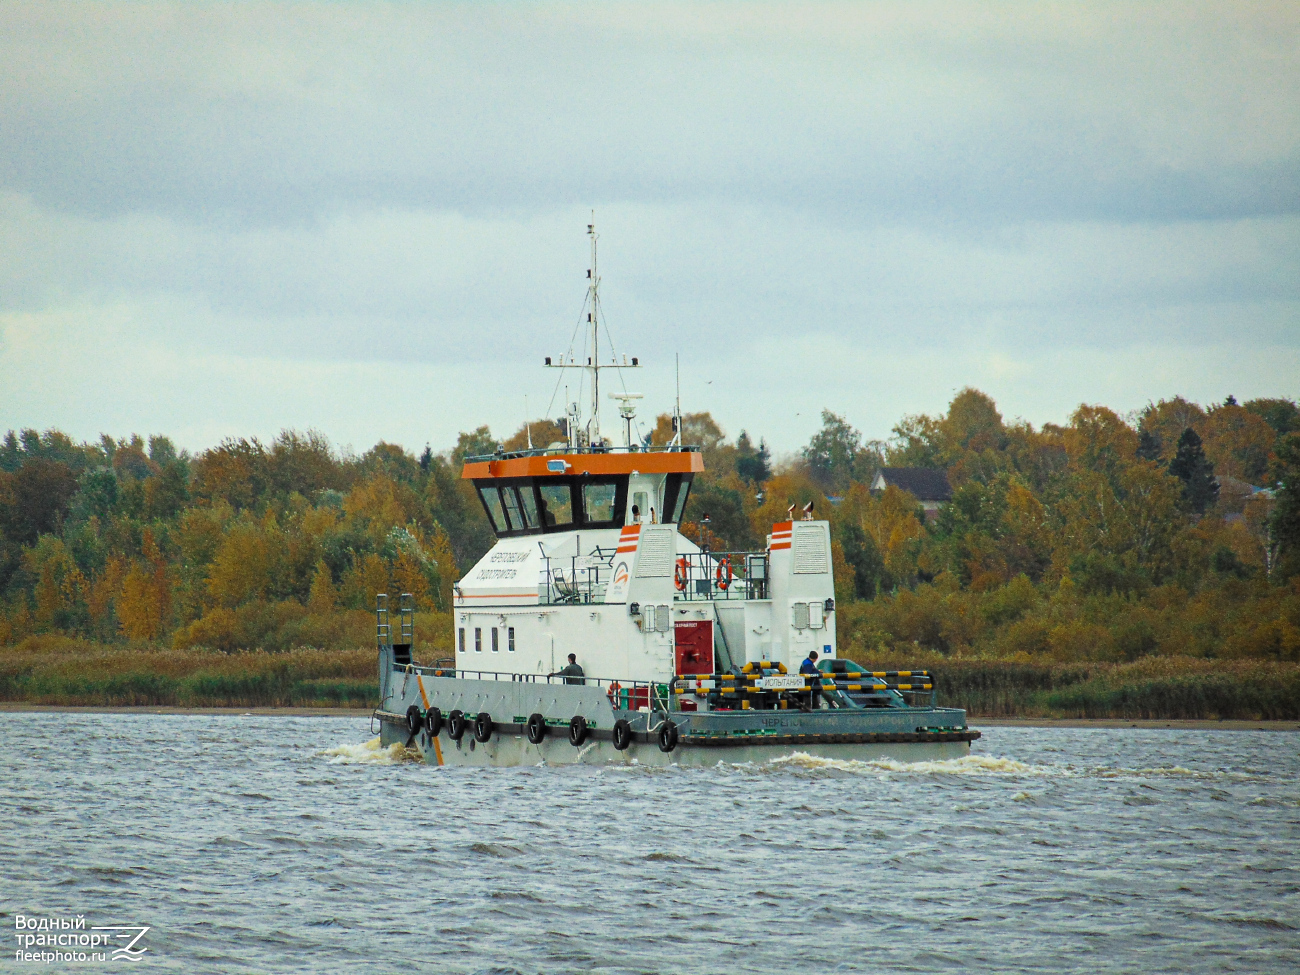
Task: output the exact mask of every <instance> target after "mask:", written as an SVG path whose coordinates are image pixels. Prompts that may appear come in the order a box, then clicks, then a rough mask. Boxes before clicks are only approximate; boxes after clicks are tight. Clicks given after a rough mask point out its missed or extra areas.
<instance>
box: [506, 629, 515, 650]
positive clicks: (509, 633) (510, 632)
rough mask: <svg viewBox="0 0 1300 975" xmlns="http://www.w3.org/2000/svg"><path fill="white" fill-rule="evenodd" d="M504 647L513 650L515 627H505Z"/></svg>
mask: <svg viewBox="0 0 1300 975" xmlns="http://www.w3.org/2000/svg"><path fill="white" fill-rule="evenodd" d="M506 649H507V650H509V651H510V652H511V653H514V652H515V628H514V627H513V626H508V627H506Z"/></svg>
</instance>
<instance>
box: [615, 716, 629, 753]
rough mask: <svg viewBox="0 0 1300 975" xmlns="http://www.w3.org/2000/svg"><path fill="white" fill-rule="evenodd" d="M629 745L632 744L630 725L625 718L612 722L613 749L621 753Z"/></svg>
mask: <svg viewBox="0 0 1300 975" xmlns="http://www.w3.org/2000/svg"><path fill="white" fill-rule="evenodd" d="M630 744H632V725H631V724H629V723H628V720H627V719H626V718H619V719H618V720H617V721H615V722H614V747H615V748H617V749H618V750H619V751H620V752H621V751H624V750H626V749H627V746H628V745H630Z"/></svg>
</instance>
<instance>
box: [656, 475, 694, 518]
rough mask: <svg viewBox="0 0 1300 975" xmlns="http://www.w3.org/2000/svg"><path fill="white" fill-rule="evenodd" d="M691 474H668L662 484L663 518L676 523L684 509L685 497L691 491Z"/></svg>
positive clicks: (688, 495)
mask: <svg viewBox="0 0 1300 975" xmlns="http://www.w3.org/2000/svg"><path fill="white" fill-rule="evenodd" d="M693 476H694V475H692V474H669V475H668V481H667V483H666V484H665V485H664V512H663V520H664V521H666V522H670V523H672V524H678V523H679V522H681V520H682V514H683V513H684V512H685V511H686V499H687V498H688V497H690V493H691V478H692V477H693Z"/></svg>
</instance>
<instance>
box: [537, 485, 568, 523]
mask: <svg viewBox="0 0 1300 975" xmlns="http://www.w3.org/2000/svg"><path fill="white" fill-rule="evenodd" d="M537 493H538V494H540V495H541V501H542V504H541V509H540V511H539V514H540V516H541V520H542V525H543V527H544V528H557V527H559V526H560V525H572V524H573V489H572V488H571V487H570V486H569V485H568V483H567V482H563V481H561V482H559V483H545V484H541V485H539V486H538V492H537Z"/></svg>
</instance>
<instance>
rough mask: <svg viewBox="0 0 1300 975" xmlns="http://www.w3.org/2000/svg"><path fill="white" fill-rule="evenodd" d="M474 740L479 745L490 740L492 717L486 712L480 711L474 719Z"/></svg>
mask: <svg viewBox="0 0 1300 975" xmlns="http://www.w3.org/2000/svg"><path fill="white" fill-rule="evenodd" d="M474 740H475V741H476V742H478V743H479V744H480V745H486V744H487V743H488V742H489V741H491V740H492V715H490V714H488V713H487V712H486V711H480V712H479V713H478V717H476V718H475V719H474Z"/></svg>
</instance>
